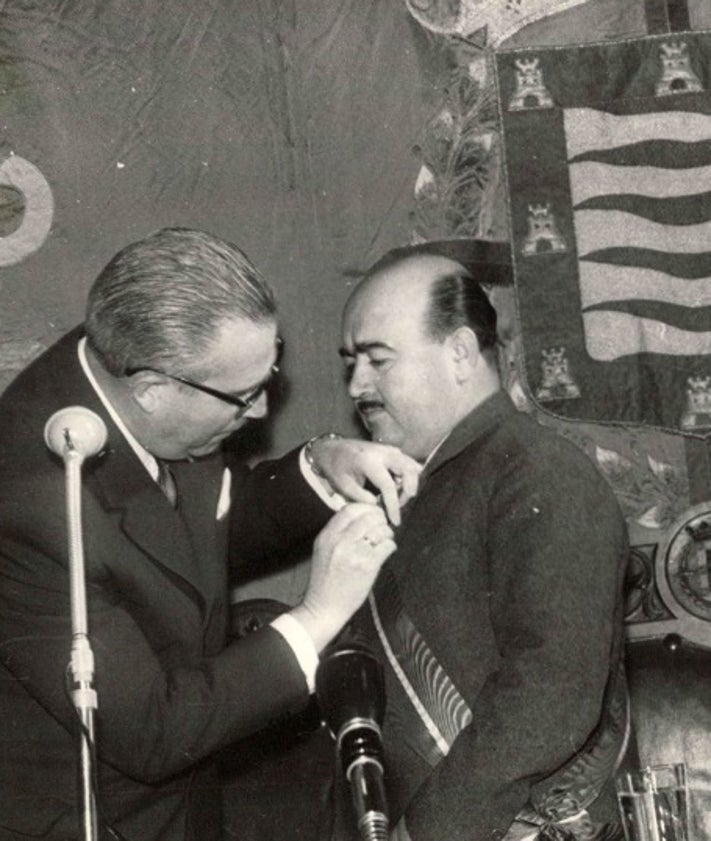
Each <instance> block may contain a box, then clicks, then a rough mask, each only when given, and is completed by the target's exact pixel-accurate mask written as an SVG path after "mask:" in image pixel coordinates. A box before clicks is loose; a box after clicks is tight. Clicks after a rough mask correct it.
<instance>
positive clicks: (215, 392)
mask: <svg viewBox="0 0 711 841" xmlns="http://www.w3.org/2000/svg"><path fill="white" fill-rule="evenodd" d="M283 348H284V342H283V340H282V339H279V340H278V341H277V361H276V362H275V363H274V364H273V365H272V367H271V369H270V371H269V375H268V376H267V377H265V378H264V379H263V380H262V382H261V383H259V385H258V386H255V387H254V388H253V389H251V390H250V391H248V392H246V393H245V394H228V393H227V392H226V391H220V390H219V389H217V388H212V386H209V385H203V384H202V383H196V382H195V381H194V380H191V379H189V378H188V377H180V376H178V375H177V374H169V373H168V372H167V371H161V370H160V369H159V368H151V367H150V366H147V365H146V366H143V367H140V368H127V369H126V371H125V374H124V376H126V377H130V376H132V375H133V374H139V373H140V372H141V371H152V372H153V373H154V374H160V375H161V376H163V377H168V379H169V380H175V382H178V383H182V384H183V385H187V386H188V387H190V388H194V389H196V390H197V391H202V392H203V394H209V395H210V396H211V397H216V398H217V399H218V400H222V401H223V403H228V404H229V405H230V406H235V407H236V408H237V409H239V410H240V411H239V414H240V415H243V414H244V413H245V412H248V411H249V410H250V409H251V408H252V406H254V404H255V403H256V402H257V400H259V398H260V397H261V396H262V395H263V394H264V392H265V391H266V390H267V389H268V388H269V386H270V384H271V382H272V380H273V379H274V377H276V376H277V374H278V373H279V360H280V359H281V355H282V352H283Z"/></svg>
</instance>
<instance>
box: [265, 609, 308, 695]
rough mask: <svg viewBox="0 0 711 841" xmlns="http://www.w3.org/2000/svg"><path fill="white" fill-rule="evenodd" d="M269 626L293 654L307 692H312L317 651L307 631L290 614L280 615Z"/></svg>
mask: <svg viewBox="0 0 711 841" xmlns="http://www.w3.org/2000/svg"><path fill="white" fill-rule="evenodd" d="M270 624H271V627H272V628H274V630H275V631H277V632H278V633H280V634H281V635H282V637H284V640H285V641H286V643H287V644H288V645H289V647H290V648H291V650H292V651H293V652H294V656H295V657H296V660H297V662H298V664H299V667H300V668H301V671H302V672H303V673H304V677H305V678H306V685H307V686H308V688H309V692H310V693H312V692H314V691H315V689H316V668H317V667H318V651H316V646H315V645H314V643H313V640H312V639H311V637H310V636H309V633H308V631H307V630H306V629H305V628H304V626H303V625H302V624H301V622H299V620H298V619H295V618H294V617H293V616H292V615H291V614H290V613H282V614H281V616H277V618H276V619H275V620H274V621H273V622H271V623H270Z"/></svg>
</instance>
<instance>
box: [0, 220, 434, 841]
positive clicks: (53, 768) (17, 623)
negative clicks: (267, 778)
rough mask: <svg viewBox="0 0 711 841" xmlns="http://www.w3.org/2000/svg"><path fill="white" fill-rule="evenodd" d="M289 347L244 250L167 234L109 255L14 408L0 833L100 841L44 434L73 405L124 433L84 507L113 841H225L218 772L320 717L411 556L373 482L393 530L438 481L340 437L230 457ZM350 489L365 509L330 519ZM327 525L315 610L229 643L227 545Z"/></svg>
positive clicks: (0, 644)
mask: <svg viewBox="0 0 711 841" xmlns="http://www.w3.org/2000/svg"><path fill="white" fill-rule="evenodd" d="M278 345H279V339H278V334H277V321H276V314H275V303H274V298H273V295H272V293H271V291H270V290H269V288H268V286H267V285H266V284H265V283H264V282H263V281H262V280H261V279H260V278H259V276H258V275H257V273H256V272H255V270H254V268H253V267H252V266H251V264H250V263H249V261H248V260H247V258H246V257H245V256H244V254H242V252H240V251H239V249H237V248H236V247H235V246H233V245H231V244H229V243H227V242H224V241H223V240H220V239H218V238H216V237H212V236H210V235H208V234H205V233H203V232H200V231H193V230H188V229H164V230H161V231H158V232H156V233H155V234H152V235H150V236H149V237H147V238H146V239H144V240H141V241H140V242H137V243H133V244H132V245H130V246H128V247H126V248H125V249H123V250H122V251H120V252H119V253H118V254H117V255H116V256H115V257H114V258H113V259H112V260H111V262H110V263H109V264H108V265H107V266H106V268H105V269H104V270H103V271H102V273H101V274H100V276H99V277H98V278H97V280H96V282H95V283H94V285H93V287H92V289H91V291H90V293H89V298H88V305H87V315H86V322H85V324H84V325H83V327H82V328H80V329H78V330H75V331H72V332H71V333H69V334H68V335H67V336H65V337H64V338H63V339H61V340H60V341H59V342H58V343H57V344H56V345H55V346H54V347H52V348H50V349H49V350H48V351H47V352H46V353H45V354H43V355H42V356H41V357H40V358H39V359H37V360H36V361H35V362H34V363H32V364H31V365H30V366H29V367H28V368H27V369H26V370H25V371H24V372H23V373H22V374H21V375H20V376H19V377H18V378H17V379H16V381H15V382H14V383H12V384H11V385H10V386H9V387H8V389H7V390H6V392H5V394H4V395H3V397H2V399H1V400H0V804H1V805H0V838H1V839H20V838H28V837H41V838H45V839H57V841H59V840H60V839H61V841H66V839H68V838H77V837H79V836H80V835H81V830H80V818H83V815H80V812H81V811H82V810H81V809H80V802H79V801H80V797H79V793H78V792H79V790H78V787H77V766H78V764H79V763H78V756H79V753H78V739H77V731H78V728H77V711H76V710H75V709H74V707H73V704H72V701H71V698H70V692H71V689H72V688H73V687H71V686H70V685H69V684H70V680H69V677H68V675H67V674H65V672H66V667H67V663H68V661H69V654H70V649H71V644H72V639H71V638H72V622H71V611H70V601H71V598H70V584H69V572H68V566H69V563H68V557H69V552H68V548H67V527H66V524H65V501H64V469H63V465H62V460H61V459H60V458H57V457H56V456H54V455H53V454H52V453H50V451H49V450H48V448H47V447H46V446H45V443H44V441H43V428H44V425H45V421H47V419H48V418H49V417H50V416H51V415H53V413H55V412H56V411H57V410H62V409H64V408H65V407H67V406H80V407H84V408H85V409H88V410H90V411H92V412H93V413H95V415H97V416H98V417H99V418H100V419H101V420H103V422H104V424H105V426H106V428H107V430H108V440H107V444H106V446H105V448H104V451H103V453H102V454H100V455H98V456H97V457H95V458H91V459H88V460H87V461H86V464H85V466H84V470H83V475H84V486H83V494H82V511H83V526H84V530H83V544H84V555H85V558H86V592H87V601H88V624H89V638H90V641H91V646H92V650H93V653H94V657H95V688H96V692H97V693H98V709H97V712H96V762H95V770H96V776H97V779H96V796H97V801H98V815H99V818H98V823H99V832H100V835H101V837H102V838H115V839H125V841H149V840H150V839H156V841H158V839H160V841H188V839H196V841H197V839H199V841H216V839H218V838H219V837H220V808H219V801H220V791H219V787H218V784H217V779H216V775H215V769H214V767H213V766H214V763H213V761H212V759H211V757H212V756H213V754H214V753H215V752H216V751H217V750H218V749H222V748H225V747H226V746H228V745H230V744H232V743H235V742H236V741H237V740H239V739H241V738H242V737H244V736H246V735H248V734H251V733H253V732H255V731H257V730H259V729H260V728H261V727H263V726H265V725H267V724H269V723H271V722H272V721H274V720H277V719H279V718H280V717H282V716H285V715H288V714H290V713H293V712H296V711H299V710H301V709H303V708H304V707H305V706H306V704H307V702H308V699H309V693H310V689H311V684H312V681H313V673H314V671H315V667H316V664H317V661H318V652H319V651H320V650H321V649H322V648H323V646H324V645H325V644H326V643H327V642H328V641H329V640H330V639H331V638H332V637H333V635H334V634H336V633H337V632H338V631H339V630H340V628H341V626H342V625H343V623H344V622H345V621H346V620H347V619H348V618H349V617H350V616H351V615H352V613H353V612H354V610H356V609H357V608H358V606H359V605H360V604H361V603H362V601H363V600H364V598H365V597H366V594H367V592H368V589H369V588H370V586H371V584H372V581H373V579H374V576H375V574H376V572H377V570H378V568H379V566H380V564H381V563H382V561H383V560H384V558H385V557H387V555H388V554H390V552H392V550H393V548H394V543H393V541H392V531H391V528H390V526H389V525H388V523H387V521H386V519H385V516H384V514H383V512H382V510H381V509H380V508H379V507H377V506H375V505H372V504H367V502H368V501H369V500H370V501H373V496H372V494H370V493H369V492H367V491H366V490H365V489H364V488H363V487H361V486H362V485H364V483H365V482H366V480H369V481H370V482H372V483H373V484H375V485H376V486H377V488H378V489H379V490H380V491H381V492H382V494H383V497H384V499H386V501H387V504H388V506H389V508H390V516H391V518H393V519H394V520H395V521H396V520H397V518H398V517H399V511H398V508H397V487H396V483H395V479H396V478H397V477H402V479H403V481H404V482H405V484H406V490H405V495H408V494H410V493H412V492H413V491H414V488H415V485H416V481H417V473H418V472H419V467H418V466H417V465H416V464H415V463H414V462H412V461H411V460H410V459H408V458H407V457H405V456H403V455H402V454H401V453H399V451H398V450H396V449H395V448H392V447H379V448H374V447H370V448H368V449H366V448H364V447H363V445H362V442H355V441H347V440H343V439H339V438H337V437H335V436H321V437H319V438H317V439H315V440H314V441H312V442H311V443H310V444H309V445H308V446H307V448H306V450H305V451H295V452H294V453H291V454H289V455H287V456H285V457H284V458H283V459H281V460H279V461H272V462H268V463H264V464H262V465H260V466H258V467H257V468H256V469H253V470H250V469H248V468H247V467H245V466H243V465H240V464H236V463H234V462H233V460H231V458H230V455H229V452H228V451H226V450H225V449H223V446H222V444H223V442H224V441H225V440H226V439H227V438H228V437H229V436H231V435H232V434H233V433H235V432H237V431H238V430H239V429H240V428H241V427H242V426H243V425H244V424H245V423H247V421H248V420H250V419H254V418H260V417H263V416H264V415H265V414H266V412H267V397H266V391H265V389H266V386H267V384H268V382H269V380H270V378H271V377H272V376H273V374H274V373H275V367H276V363H277V354H278ZM334 489H336V490H339V491H340V492H341V493H343V494H345V495H346V496H349V497H351V498H355V499H359V500H361V501H360V502H356V503H351V504H347V505H346V506H345V507H344V508H343V510H341V511H339V512H338V513H337V514H335V515H334V514H333V511H332V508H330V507H329V506H327V505H326V504H325V502H324V500H328V499H329V495H330V494H332V492H333V490H334ZM329 518H331V519H330V521H329ZM327 522H328V525H326V523H327ZM324 526H325V527H324ZM322 527H324V528H323V530H322V531H321V532H320V534H319V536H318V537H317V539H316V541H315V543H314V551H313V564H312V570H311V578H310V583H309V586H308V589H307V592H306V594H305V596H304V599H303V602H302V603H301V604H299V605H297V606H296V607H294V608H293V609H292V610H291V611H290V612H288V613H286V614H285V615H283V616H280V617H278V618H277V619H276V620H275V621H274V622H273V623H272V624H271V625H268V626H266V627H263V628H260V629H259V630H257V631H255V632H254V633H252V634H249V635H247V636H246V637H244V638H243V639H240V640H238V641H235V642H233V643H228V640H227V628H228V607H229V602H228V576H229V570H228V568H227V554H228V544H229V543H231V544H232V548H231V555H232V556H233V557H234V558H236V559H240V560H245V561H253V560H255V559H258V558H259V557H264V556H268V557H274V555H275V553H277V552H279V551H282V550H284V549H285V548H287V547H289V546H292V545H293V544H294V543H295V542H298V541H300V540H303V539H312V538H313V537H314V536H315V534H316V533H317V531H318V529H320V528H322Z"/></svg>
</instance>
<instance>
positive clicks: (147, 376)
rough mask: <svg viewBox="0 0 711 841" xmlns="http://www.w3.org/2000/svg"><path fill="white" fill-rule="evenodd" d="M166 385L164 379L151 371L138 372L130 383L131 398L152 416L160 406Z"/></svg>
mask: <svg viewBox="0 0 711 841" xmlns="http://www.w3.org/2000/svg"><path fill="white" fill-rule="evenodd" d="M166 385H167V383H166V381H165V377H161V375H160V374H155V373H153V371H139V372H138V373H136V374H134V375H133V377H132V381H131V396H132V397H133V400H134V401H135V402H136V403H137V404H138V406H140V408H141V409H142V410H143V411H144V412H146V414H149V415H150V414H153V412H155V411H156V410H157V409H158V408H159V407H160V405H161V403H162V402H163V398H164V393H163V392H164V389H165V386H166Z"/></svg>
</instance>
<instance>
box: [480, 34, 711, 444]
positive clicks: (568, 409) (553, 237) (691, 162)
mask: <svg viewBox="0 0 711 841" xmlns="http://www.w3.org/2000/svg"><path fill="white" fill-rule="evenodd" d="M710 65H711V34H710V33H708V32H695V33H683V34H674V35H665V36H655V37H647V38H640V39H635V40H629V41H623V42H617V43H605V44H595V45H591V46H578V47H570V48H559V49H550V50H530V49H529V50H518V51H504V52H501V53H499V54H498V56H497V79H498V95H499V107H500V111H501V118H502V132H503V144H504V154H505V163H506V170H507V189H508V201H509V214H510V221H511V231H512V247H513V255H514V271H515V281H516V295H517V309H518V317H519V322H520V329H521V340H522V347H523V366H522V367H523V369H524V374H525V379H526V384H527V388H528V391H529V392H530V396H531V398H532V399H533V401H534V402H535V403H536V404H537V405H538V406H539V407H541V408H544V409H546V410H548V411H550V412H552V413H553V414H555V415H558V416H560V417H564V418H570V419H580V420H586V421H594V422H624V423H631V424H639V425H650V426H656V427H663V428H666V429H669V430H675V431H681V432H684V433H686V434H689V435H698V436H705V435H708V434H709V433H711V99H710V98H709V93H708V91H709V87H710V80H711V66H710Z"/></svg>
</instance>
